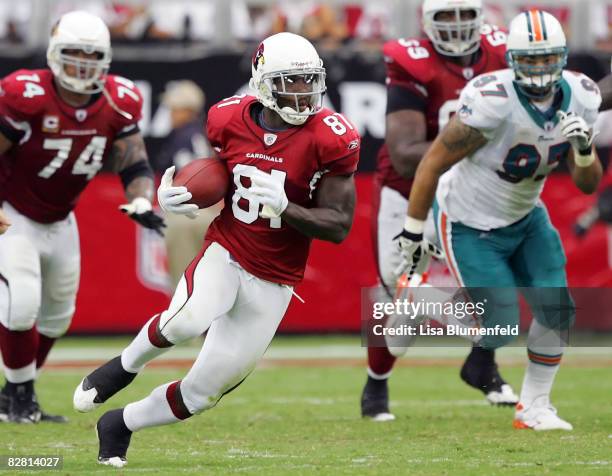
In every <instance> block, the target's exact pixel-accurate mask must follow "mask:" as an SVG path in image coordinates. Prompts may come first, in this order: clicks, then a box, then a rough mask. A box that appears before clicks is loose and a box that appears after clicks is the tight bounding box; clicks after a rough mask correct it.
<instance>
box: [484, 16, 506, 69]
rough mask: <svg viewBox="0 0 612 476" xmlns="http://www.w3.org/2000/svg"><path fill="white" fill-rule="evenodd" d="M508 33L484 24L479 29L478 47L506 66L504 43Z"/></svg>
mask: <svg viewBox="0 0 612 476" xmlns="http://www.w3.org/2000/svg"><path fill="white" fill-rule="evenodd" d="M507 40H508V32H507V31H506V30H505V29H504V28H500V27H498V26H496V25H491V24H488V23H485V24H484V25H482V26H481V27H480V47H481V48H482V49H483V50H485V51H487V52H488V53H489V54H491V55H492V56H494V57H496V58H497V59H498V60H500V61H501V64H503V65H505V64H506V41H507Z"/></svg>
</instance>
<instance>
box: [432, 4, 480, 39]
mask: <svg viewBox="0 0 612 476" xmlns="http://www.w3.org/2000/svg"><path fill="white" fill-rule="evenodd" d="M476 16H477V13H476V11H475V10H460V12H459V18H457V13H456V12H455V10H442V11H439V12H437V13H436V14H435V15H434V21H436V22H444V23H449V24H453V23H455V22H456V21H457V20H459V21H462V22H464V21H470V20H474V19H475V18H476ZM468 33H469V34H471V33H472V32H471V31H470V32H468ZM459 34H460V33H459V32H458V31H457V30H452V29H451V30H450V31H441V32H440V37H441V39H442V40H443V41H451V40H460V41H464V40H465V38H459Z"/></svg>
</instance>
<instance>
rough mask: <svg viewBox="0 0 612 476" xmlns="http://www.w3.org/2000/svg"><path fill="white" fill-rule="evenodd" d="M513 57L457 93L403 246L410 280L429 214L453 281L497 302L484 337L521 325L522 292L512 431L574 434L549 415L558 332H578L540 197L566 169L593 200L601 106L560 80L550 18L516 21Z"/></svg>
mask: <svg viewBox="0 0 612 476" xmlns="http://www.w3.org/2000/svg"><path fill="white" fill-rule="evenodd" d="M507 59H508V64H509V66H510V69H506V70H501V71H496V72H494V73H489V74H486V75H482V76H479V77H477V78H475V79H474V80H472V81H471V82H470V83H469V84H468V85H467V87H466V88H465V89H464V90H463V92H462V93H461V96H460V99H459V109H458V113H457V114H456V115H455V116H454V117H453V119H451V121H450V123H449V125H448V126H447V127H446V128H445V129H444V130H443V131H442V133H441V134H440V135H439V136H438V137H437V138H436V140H435V141H434V143H433V144H432V146H431V148H430V149H429V151H428V152H427V154H426V155H425V158H424V159H423V161H422V162H421V163H420V164H419V167H418V169H417V173H416V178H415V182H414V185H413V188H412V191H411V193H410V200H409V207H408V217H407V219H406V223H405V227H404V230H403V231H402V233H401V235H400V238H399V241H400V245H401V248H402V252H403V256H404V259H405V265H406V268H407V269H408V271H409V272H410V270H413V269H414V267H415V266H416V265H417V264H418V261H419V259H420V257H421V256H422V254H423V253H422V250H423V246H424V241H423V225H424V221H425V219H426V217H427V212H428V210H429V208H430V207H431V206H432V204H433V208H434V214H435V218H436V227H437V233H438V237H439V239H440V242H441V243H442V244H443V247H444V251H445V254H446V259H447V262H448V265H449V267H450V269H451V271H452V272H453V273H454V275H455V277H456V278H457V281H458V282H459V283H460V284H461V285H462V286H466V287H468V288H470V294H471V297H472V299H473V300H475V301H482V300H483V299H485V298H486V297H487V295H488V293H489V292H490V293H491V294H493V295H494V301H495V303H496V304H498V306H496V308H495V310H494V312H487V313H486V314H485V316H484V319H483V325H484V326H486V327H487V328H489V327H494V326H495V325H497V324H499V325H516V324H518V319H519V309H518V299H517V295H516V292H515V290H513V289H512V288H515V287H517V286H521V287H524V288H526V290H525V292H524V296H525V298H526V299H527V301H528V302H529V304H530V306H531V308H532V311H533V314H534V317H535V318H534V320H533V321H532V323H531V327H530V329H529V335H528V340H527V345H528V357H529V363H528V366H527V371H526V373H525V377H524V381H523V387H522V390H521V395H520V401H519V403H518V404H517V407H516V413H515V420H514V426H515V428H531V429H535V430H556V429H562V430H571V429H572V425H571V424H570V423H568V422H566V421H564V420H562V419H561V418H560V417H559V416H557V414H556V410H555V408H554V407H553V406H552V405H551V403H550V391H551V388H552V384H553V381H554V378H555V375H556V373H557V370H558V369H559V363H560V361H561V356H562V354H563V347H564V343H563V339H562V338H561V337H560V335H559V333H560V332H563V331H564V330H567V329H568V328H569V327H570V326H571V325H572V323H573V321H574V318H575V308H574V304H573V301H572V298H571V296H570V294H569V292H568V290H567V279H566V274H565V256H564V253H563V248H562V245H561V241H560V239H559V234H558V233H557V231H556V230H555V229H554V228H553V226H552V224H551V222H550V219H549V217H548V214H547V212H546V208H545V207H544V205H543V204H542V202H541V201H540V193H541V191H542V188H543V186H544V182H545V178H546V176H547V175H548V174H549V173H550V172H551V171H552V170H553V169H554V168H555V167H556V166H557V165H558V163H559V161H561V160H567V161H568V165H569V168H570V171H571V175H572V178H573V181H574V183H575V184H576V186H577V187H578V188H579V189H580V190H581V191H582V192H584V193H587V194H590V193H593V192H594V191H595V190H596V188H597V185H598V183H599V181H600V179H601V176H602V167H601V163H600V162H599V159H598V158H597V154H596V152H595V150H594V148H593V146H592V141H593V132H592V126H593V124H594V122H595V119H596V116H597V111H598V109H599V105H600V103H601V97H600V93H599V90H598V88H597V85H596V84H595V83H594V82H593V81H591V80H590V79H589V78H588V77H586V76H584V75H582V74H578V73H573V72H570V71H564V70H563V68H564V66H565V64H566V59H567V47H566V41H565V35H564V33H563V30H562V28H561V25H560V24H559V22H558V21H557V20H556V19H555V18H554V17H553V16H552V15H550V14H548V13H546V12H543V11H538V10H532V11H528V12H524V13H521V14H520V15H518V16H517V17H516V18H515V19H514V20H513V21H512V23H511V25H510V33H509V36H508V51H507ZM486 286H488V287H496V288H497V289H495V290H490V291H487V289H486V288H485V287H486ZM474 288H478V289H474ZM500 288H503V289H500ZM489 297H492V296H491V295H489ZM510 339H511V337H510V338H509V337H508V336H486V337H483V339H482V340H481V341H480V345H482V346H483V347H485V348H490V349H495V348H498V347H500V346H503V345H505V344H507V343H508V342H509V340H510Z"/></svg>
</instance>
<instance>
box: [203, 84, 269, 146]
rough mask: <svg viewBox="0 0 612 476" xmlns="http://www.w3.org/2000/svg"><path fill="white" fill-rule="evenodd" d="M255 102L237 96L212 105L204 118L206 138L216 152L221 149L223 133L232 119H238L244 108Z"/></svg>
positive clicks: (245, 95)
mask: <svg viewBox="0 0 612 476" xmlns="http://www.w3.org/2000/svg"><path fill="white" fill-rule="evenodd" d="M255 101H257V99H256V98H255V97H254V96H249V95H247V94H238V95H236V96H230V97H228V98H225V99H222V100H221V101H219V102H218V103H216V104H213V105H212V106H211V107H210V109H209V110H208V114H207V117H206V136H207V137H208V140H209V142H210V144H211V145H212V146H213V147H214V148H215V150H217V152H219V151H221V150H222V148H223V143H224V141H223V132H224V131H225V130H226V129H227V125H228V124H230V123H231V122H232V120H233V119H234V118H240V117H241V115H242V112H243V111H244V109H245V108H247V107H249V105H251V104H252V103H253V102H255Z"/></svg>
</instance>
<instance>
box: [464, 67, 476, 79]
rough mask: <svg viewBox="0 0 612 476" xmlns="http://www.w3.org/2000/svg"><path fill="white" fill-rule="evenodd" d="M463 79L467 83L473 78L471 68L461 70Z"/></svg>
mask: <svg viewBox="0 0 612 476" xmlns="http://www.w3.org/2000/svg"><path fill="white" fill-rule="evenodd" d="M463 77H464V78H465V79H467V80H468V81H469V80H470V79H472V78H473V77H474V70H473V69H472V68H463Z"/></svg>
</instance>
